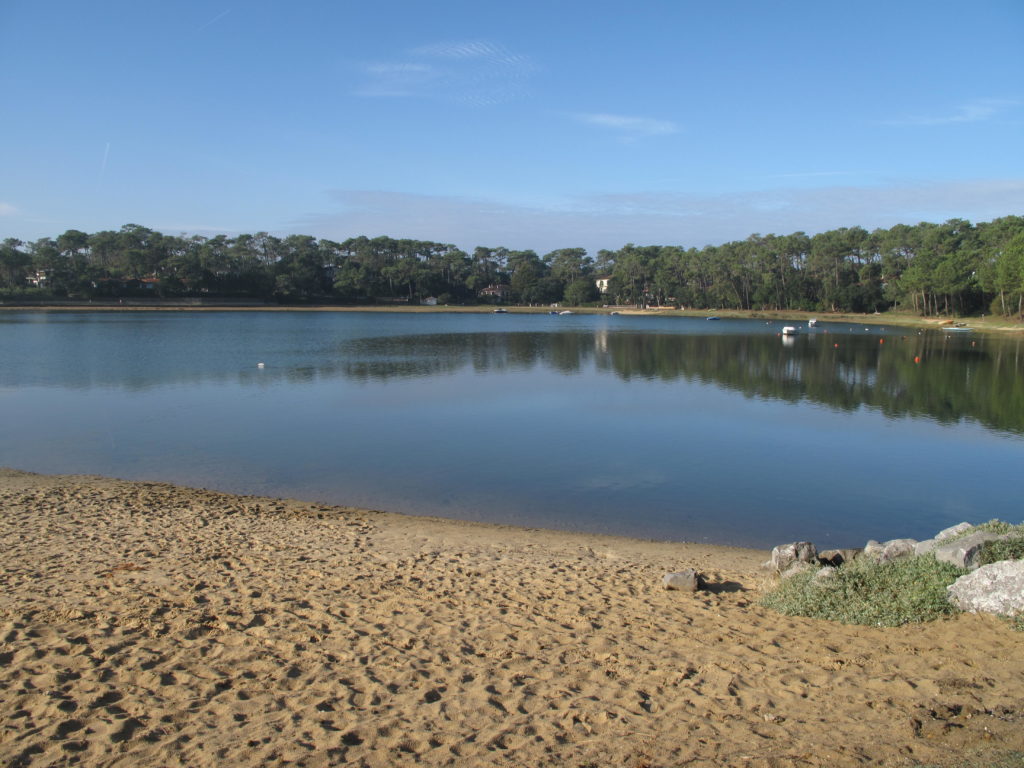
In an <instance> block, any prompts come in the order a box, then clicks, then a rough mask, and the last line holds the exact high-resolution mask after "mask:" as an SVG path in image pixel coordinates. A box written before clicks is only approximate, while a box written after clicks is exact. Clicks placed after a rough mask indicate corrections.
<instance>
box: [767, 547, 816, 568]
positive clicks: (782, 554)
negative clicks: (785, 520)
mask: <svg viewBox="0 0 1024 768" xmlns="http://www.w3.org/2000/svg"><path fill="white" fill-rule="evenodd" d="M817 557H818V550H817V549H815V547H814V545H813V544H811V542H809V541H794V542H793V543H792V544H780V545H779V546H777V547H775V549H773V550H772V559H771V560H769V561H768V563H767V565H768V567H769V568H770V569H772V570H774V571H776V572H778V573H782V572H783V571H785V570H786V569H787V568H789V566H790V565H792V564H793V563H796V562H800V563H813V562H814V561H815V559H816V558H817Z"/></svg>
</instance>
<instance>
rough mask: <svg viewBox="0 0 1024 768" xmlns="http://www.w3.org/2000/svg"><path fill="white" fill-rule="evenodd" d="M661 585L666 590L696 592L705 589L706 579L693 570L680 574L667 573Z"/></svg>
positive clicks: (689, 569)
mask: <svg viewBox="0 0 1024 768" xmlns="http://www.w3.org/2000/svg"><path fill="white" fill-rule="evenodd" d="M661 583H662V584H663V585H664V587H665V589H678V590H681V591H683V592H696V591H697V590H698V589H703V587H704V577H703V576H702V575H701V574H699V573H697V571H695V570H694V569H693V568H687V569H686V570H685V571H679V572H678V573H666V574H665V575H664V576H663V577H662V579H661Z"/></svg>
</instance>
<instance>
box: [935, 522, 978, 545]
mask: <svg viewBox="0 0 1024 768" xmlns="http://www.w3.org/2000/svg"><path fill="white" fill-rule="evenodd" d="M973 527H974V526H973V525H971V524H970V523H968V522H963V523H957V524H956V525H951V526H949V528H943V529H942V530H941V531H939V532H938V533H936V534H935V540H936V541H945V540H946V539H949V538H952V537H953V536H956V535H957V534H960V533H963V532H964V531H969V530H971V528H973Z"/></svg>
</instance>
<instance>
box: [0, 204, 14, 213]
mask: <svg viewBox="0 0 1024 768" xmlns="http://www.w3.org/2000/svg"><path fill="white" fill-rule="evenodd" d="M17 215H18V209H17V208H16V207H15V206H13V205H11V204H10V203H3V202H0V216H17Z"/></svg>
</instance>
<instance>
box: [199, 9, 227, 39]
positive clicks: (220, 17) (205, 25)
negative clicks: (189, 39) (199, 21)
mask: <svg viewBox="0 0 1024 768" xmlns="http://www.w3.org/2000/svg"><path fill="white" fill-rule="evenodd" d="M229 13H231V9H230V8H228V9H227V10H226V11H221V12H220V13H219V14H217V15H216V16H214V17H213V18H212V19H210V20H209V21H208V22H206V23H205V24H203V26H201V27H200V28H199V29H197V30H196V33H199V32H202V31H203V30H204V29H206V28H207V27H208V26H210V25H211V24H216V23H217V22H218V21H220V20H221V19H223V18H224V17H225V16H227V15H228V14H229Z"/></svg>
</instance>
